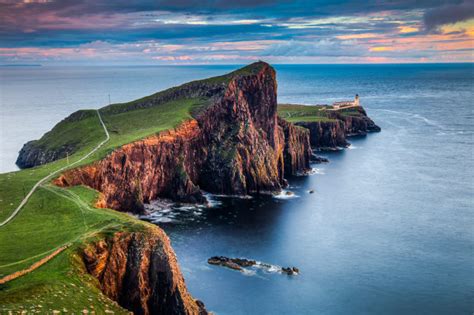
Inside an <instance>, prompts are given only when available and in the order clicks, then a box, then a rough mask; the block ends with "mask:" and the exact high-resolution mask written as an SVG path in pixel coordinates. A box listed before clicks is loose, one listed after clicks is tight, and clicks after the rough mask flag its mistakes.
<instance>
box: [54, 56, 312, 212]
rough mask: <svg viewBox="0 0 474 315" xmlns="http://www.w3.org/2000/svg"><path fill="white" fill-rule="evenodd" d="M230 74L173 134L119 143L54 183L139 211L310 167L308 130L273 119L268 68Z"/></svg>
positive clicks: (247, 187) (276, 184) (270, 184)
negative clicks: (76, 187)
mask: <svg viewBox="0 0 474 315" xmlns="http://www.w3.org/2000/svg"><path fill="white" fill-rule="evenodd" d="M253 69H256V70H255V71H252V72H250V73H249V72H244V73H237V74H235V75H234V76H232V77H231V78H229V80H228V81H227V82H228V83H227V86H226V89H225V91H224V92H223V93H222V92H221V91H220V90H219V93H218V95H216V96H214V97H212V99H213V101H212V103H211V104H210V105H209V106H207V107H206V108H204V109H202V110H201V111H199V112H198V113H195V115H194V119H192V120H189V121H187V122H185V123H183V124H181V125H180V126H179V127H177V128H176V129H174V130H170V131H166V132H162V133H160V134H158V135H154V136H151V137H148V138H146V139H144V140H141V141H137V142H133V143H130V144H128V145H125V146H123V147H121V148H119V149H117V150H115V151H113V152H112V153H111V154H109V155H108V156H107V157H106V158H105V159H103V160H101V161H98V162H95V163H93V164H91V165H89V166H85V167H81V168H77V169H73V170H70V171H68V172H66V173H64V174H62V175H61V176H60V177H59V178H58V179H57V180H56V181H55V183H56V184H57V185H60V186H70V185H78V184H85V185H88V186H90V187H92V188H94V189H96V190H98V191H100V192H102V194H103V196H104V204H103V205H105V206H107V207H110V208H114V209H118V210H123V211H133V212H138V213H139V212H141V211H142V210H143V203H145V202H148V201H150V200H152V199H156V198H159V197H165V198H170V199H173V200H177V201H185V202H200V201H203V195H202V190H204V191H207V192H211V193H217V194H239V195H245V194H252V193H262V192H272V191H278V190H280V189H281V188H282V187H283V186H285V185H286V181H285V176H289V175H296V174H299V173H303V172H305V171H306V170H307V169H308V168H309V161H310V158H311V150H310V146H309V132H308V131H307V130H304V129H302V128H298V127H295V126H293V125H292V124H290V123H287V122H285V121H283V120H278V117H277V101H276V99H277V96H276V90H277V84H276V78H275V71H274V70H273V68H272V67H270V66H269V65H268V64H266V63H263V62H259V63H257V64H254V65H253Z"/></svg>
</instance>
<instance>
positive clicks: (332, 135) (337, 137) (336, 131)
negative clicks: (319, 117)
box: [296, 120, 349, 150]
mask: <svg viewBox="0 0 474 315" xmlns="http://www.w3.org/2000/svg"><path fill="white" fill-rule="evenodd" d="M296 125H298V126H301V127H304V128H307V129H308V130H309V133H310V141H311V146H313V147H314V148H317V149H321V150H333V149H336V148H340V147H347V146H348V145H349V142H347V140H346V128H345V123H344V122H343V121H340V120H335V121H317V122H297V123H296Z"/></svg>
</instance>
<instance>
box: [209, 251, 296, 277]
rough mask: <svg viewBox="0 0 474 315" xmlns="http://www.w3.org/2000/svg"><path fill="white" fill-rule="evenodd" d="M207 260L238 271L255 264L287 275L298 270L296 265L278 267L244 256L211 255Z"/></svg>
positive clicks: (212, 263)
mask: <svg viewBox="0 0 474 315" xmlns="http://www.w3.org/2000/svg"><path fill="white" fill-rule="evenodd" d="M207 262H208V263H209V264H211V265H216V266H223V267H227V268H230V269H233V270H238V271H245V269H244V268H245V267H252V266H257V267H260V268H264V269H267V270H269V271H273V272H275V271H277V272H280V273H283V274H287V275H289V276H294V275H297V274H299V272H300V270H299V269H298V268H296V267H283V268H282V267H278V266H275V265H271V264H267V263H263V262H257V261H255V260H251V259H245V258H229V257H225V256H213V257H211V258H209V259H208V260H207Z"/></svg>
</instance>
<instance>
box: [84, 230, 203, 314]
mask: <svg viewBox="0 0 474 315" xmlns="http://www.w3.org/2000/svg"><path fill="white" fill-rule="evenodd" d="M82 256H83V260H84V263H85V266H86V269H87V271H88V272H89V273H90V274H91V275H93V276H94V277H95V278H97V280H98V282H99V284H100V287H101V290H102V292H103V293H104V294H105V295H107V296H108V297H109V298H110V299H112V300H114V301H116V302H117V303H119V305H121V306H122V307H124V308H126V309H128V310H130V311H132V312H133V313H134V314H192V315H204V314H208V312H207V311H206V309H205V307H204V304H203V303H202V302H201V301H199V300H195V299H193V298H192V297H191V295H190V294H189V292H188V290H187V289H186V285H185V283H184V279H183V276H182V275H181V272H180V270H179V267H178V263H177V260H176V256H175V254H174V252H173V249H172V248H171V245H170V242H169V239H168V237H167V236H166V234H165V233H164V232H163V231H162V230H161V229H160V228H158V227H151V228H149V229H147V230H146V231H143V232H117V233H115V234H113V235H112V236H109V237H107V238H105V239H102V240H100V241H96V242H94V243H91V244H88V245H87V247H86V248H85V249H84V250H83V255H82Z"/></svg>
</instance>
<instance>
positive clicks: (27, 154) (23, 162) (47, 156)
mask: <svg viewBox="0 0 474 315" xmlns="http://www.w3.org/2000/svg"><path fill="white" fill-rule="evenodd" d="M73 149H74V148H73V147H63V148H61V150H45V149H43V148H41V147H38V146H37V145H36V141H35V140H33V141H28V142H27V143H25V144H24V145H23V147H22V148H21V150H20V152H19V154H18V158H17V159H16V162H15V163H16V165H18V167H20V168H29V167H35V166H38V165H43V164H46V163H49V162H52V161H56V160H59V159H62V158H64V157H66V154H67V152H71V151H72V150H73Z"/></svg>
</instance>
